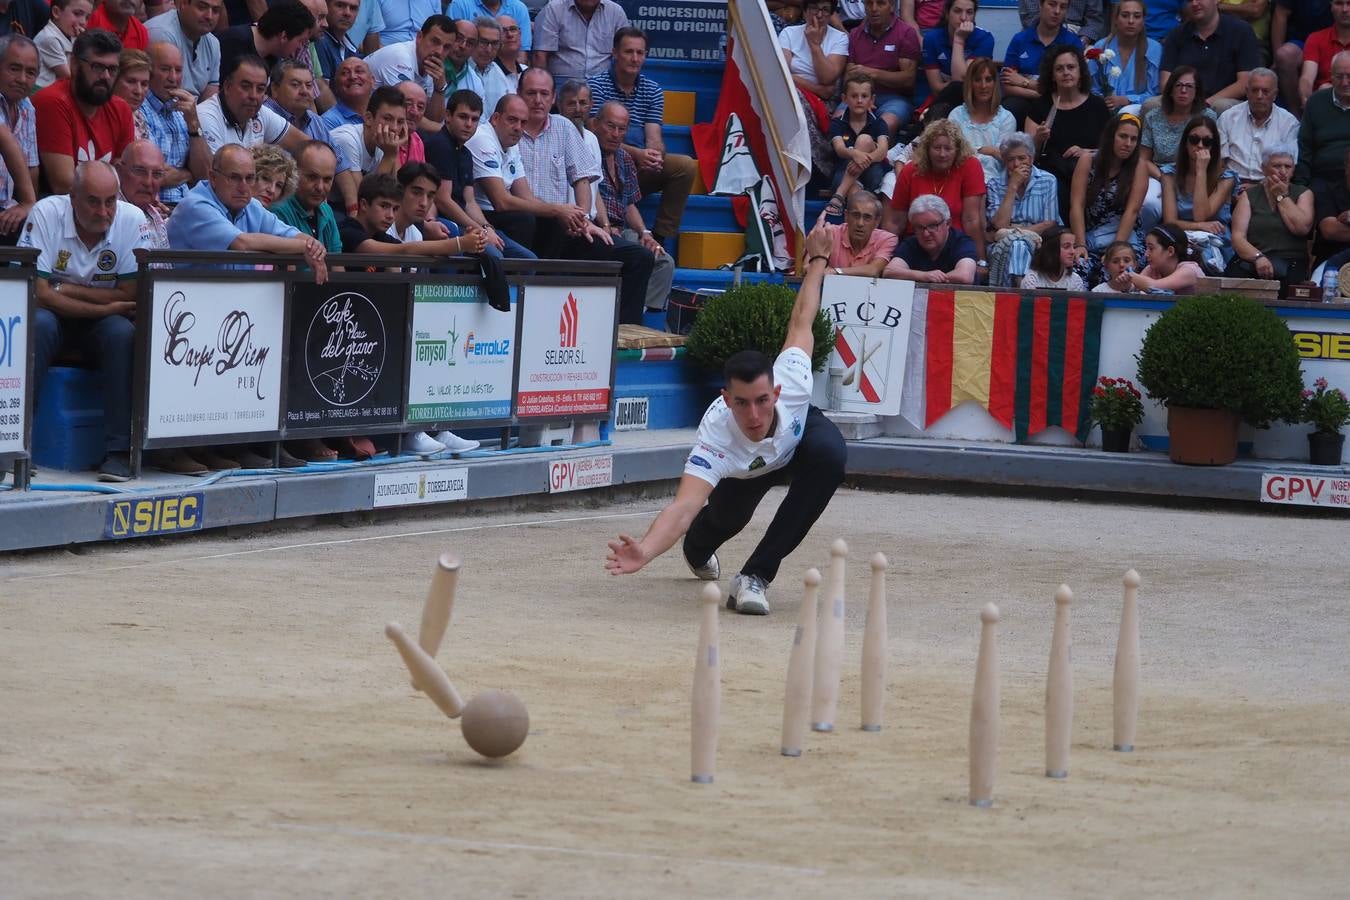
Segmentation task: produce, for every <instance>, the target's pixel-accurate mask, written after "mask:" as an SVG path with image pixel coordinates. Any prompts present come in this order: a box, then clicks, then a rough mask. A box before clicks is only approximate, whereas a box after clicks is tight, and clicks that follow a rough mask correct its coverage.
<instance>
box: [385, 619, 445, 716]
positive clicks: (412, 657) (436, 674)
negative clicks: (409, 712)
mask: <svg viewBox="0 0 1350 900" xmlns="http://www.w3.org/2000/svg"><path fill="white" fill-rule="evenodd" d="M384 636H385V637H387V638H389V640H391V641H393V642H394V646H395V647H397V648H398V652H399V655H400V656H402V657H403V664H404V665H405V666H407V667H408V672H409V673H411V674H412V676H413V680H414V681H416V682H417V683H418V684H420V685H422V688H421V689H422V690H423V691H425V692H426V695H427V696H428V697H430V698H431V700H432V702H433V703H435V704H436V705H437V706H439V707H440V708H441V712H443V713H445V714H446V715H447V716H449V717H450V718H452V719H454V718H458V717H459V714H460V713H462V712H463V711H464V701H463V700H462V699H460V696H459V691H457V690H455V686H454V685H453V684H451V683H450V678H449V676H447V675H446V674H445V670H444V669H442V668H441V667H440V666H439V665H437V664H436V660H434V659H432V658H431V657H430V656H427V654H426V651H425V650H423V649H422V648H421V647H419V646H417V644H415V643H414V642H413V639H412V638H410V637H408V635H407V633H406V632H405V631H404V630H403V626H402V625H399V624H398V623H397V622H390V623H389V624H388V625H386V626H384Z"/></svg>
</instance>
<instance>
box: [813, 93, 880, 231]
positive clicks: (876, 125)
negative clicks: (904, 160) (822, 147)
mask: <svg viewBox="0 0 1350 900" xmlns="http://www.w3.org/2000/svg"><path fill="white" fill-rule="evenodd" d="M844 104H845V106H844V109H845V112H844V114H843V115H842V116H839V117H836V118H832V119H830V147H831V148H832V149H833V150H834V154H835V156H837V157H839V159H838V160H836V161H835V164H834V184H832V185H831V186H830V187H831V190H833V191H834V197H833V199H831V200H830V205H829V207H828V208H827V210H826V212H827V214H828V215H831V216H835V215H837V216H843V214H844V200H845V199H846V198H847V197H848V196H849V195H850V194H852V193H853V189H854V188H855V187H856V186H858V185H862V186H863V188H865V189H866V190H869V191H875V190H876V189H877V188H879V187H880V186H881V179H882V178H883V177H884V176H885V175H886V163H885V159H886V151H887V150H889V149H890V140H889V138H888V137H887V135H886V124H885V123H884V122H882V121H881V118H880V117H879V116H877V114H876V113H874V112H872V77H871V76H870V75H851V76H849V78H848V80H847V81H846V82H845V83H844Z"/></svg>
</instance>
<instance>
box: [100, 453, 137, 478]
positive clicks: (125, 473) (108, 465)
mask: <svg viewBox="0 0 1350 900" xmlns="http://www.w3.org/2000/svg"><path fill="white" fill-rule="evenodd" d="M98 480H99V481H130V480H131V454H130V453H126V452H123V451H114V452H112V453H109V454H108V455H107V456H105V457H104V458H103V462H102V463H100V464H99V467H98Z"/></svg>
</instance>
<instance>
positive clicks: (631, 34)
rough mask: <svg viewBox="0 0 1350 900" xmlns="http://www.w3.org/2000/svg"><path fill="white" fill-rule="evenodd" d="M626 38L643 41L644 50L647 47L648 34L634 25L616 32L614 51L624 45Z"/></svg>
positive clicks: (626, 26)
mask: <svg viewBox="0 0 1350 900" xmlns="http://www.w3.org/2000/svg"><path fill="white" fill-rule="evenodd" d="M626 38H637V39H639V40H640V41H642V46H643V48H644V49H646V47H647V32H645V31H643V30H642V29H641V28H634V27H633V26H632V25H625V26H624V27H623V28H620V29H619V30H618V31H616V32H614V49H615V50H618V49H619V46H620V45H621V44H623V42H624V40H625V39H626Z"/></svg>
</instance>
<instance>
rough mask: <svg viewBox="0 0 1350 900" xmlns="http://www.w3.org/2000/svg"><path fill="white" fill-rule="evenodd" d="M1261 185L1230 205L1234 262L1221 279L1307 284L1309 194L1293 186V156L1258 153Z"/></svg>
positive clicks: (1310, 218)
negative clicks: (1259, 156)
mask: <svg viewBox="0 0 1350 900" xmlns="http://www.w3.org/2000/svg"><path fill="white" fill-rule="evenodd" d="M1261 171H1262V172H1264V173H1265V176H1266V177H1265V178H1263V179H1262V180H1261V182H1260V184H1258V185H1256V186H1254V187H1252V188H1250V189H1248V190H1245V191H1243V192H1242V193H1241V194H1240V195H1238V198H1237V203H1236V204H1234V207H1233V254H1234V255H1233V261H1232V262H1231V263H1230V264H1229V266H1228V268H1227V270H1225V272H1224V274H1225V275H1231V276H1233V277H1235V278H1274V279H1278V280H1279V282H1280V284H1281V286H1283V287H1288V286H1289V285H1290V284H1296V283H1298V282H1300V281H1307V280H1308V232H1309V231H1311V230H1312V225H1313V195H1312V191H1310V190H1308V189H1307V188H1306V187H1304V186H1303V185H1301V184H1292V183H1291V179H1292V178H1293V176H1294V154H1293V152H1292V151H1290V150H1288V149H1286V148H1281V147H1271V148H1270V149H1268V150H1266V152H1265V153H1264V154H1263V155H1262V160H1261Z"/></svg>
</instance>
